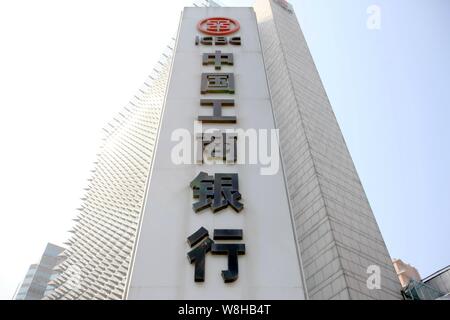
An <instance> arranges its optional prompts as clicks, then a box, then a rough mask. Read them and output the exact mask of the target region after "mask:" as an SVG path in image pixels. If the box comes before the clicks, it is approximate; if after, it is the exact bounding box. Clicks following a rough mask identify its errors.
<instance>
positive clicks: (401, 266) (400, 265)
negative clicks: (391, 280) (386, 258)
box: [392, 259, 421, 288]
mask: <svg viewBox="0 0 450 320" xmlns="http://www.w3.org/2000/svg"><path fill="white" fill-rule="evenodd" d="M392 263H393V265H394V268H395V272H397V275H398V279H399V280H400V284H401V285H402V287H403V288H404V287H406V286H407V285H408V284H409V282H410V281H411V280H415V281H420V280H421V277H420V274H419V271H417V269H416V268H414V267H413V266H412V265H410V264H408V263H405V262H403V261H402V260H401V259H393V260H392Z"/></svg>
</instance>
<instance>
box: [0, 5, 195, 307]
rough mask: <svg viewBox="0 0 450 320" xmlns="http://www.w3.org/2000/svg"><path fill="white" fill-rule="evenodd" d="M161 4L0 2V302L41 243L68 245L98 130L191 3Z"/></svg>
mask: <svg viewBox="0 0 450 320" xmlns="http://www.w3.org/2000/svg"><path fill="white" fill-rule="evenodd" d="M162 3H164V5H162ZM162 3H161V4H160V5H158V2H156V1H136V0H135V1H111V0H96V1H92V0H90V1H86V0H77V1H61V0H53V1H52V0H40V1H25V0H8V1H1V2H0V148H1V156H0V194H1V222H0V250H1V253H2V267H1V272H0V299H10V298H11V297H12V295H13V293H14V290H15V288H16V287H17V285H18V283H19V282H20V281H21V280H22V279H23V277H24V276H25V273H26V271H27V268H28V266H29V265H30V264H32V263H36V262H37V261H38V259H39V258H40V256H41V254H42V253H43V250H44V248H45V246H46V244H47V242H54V243H56V244H61V243H62V242H64V241H65V240H66V239H67V238H68V237H69V234H68V233H67V231H68V230H69V229H70V228H71V226H72V225H73V223H72V221H71V219H72V218H74V217H75V214H76V208H77V207H79V206H80V204H81V201H80V198H81V197H82V196H83V188H84V187H86V185H87V181H86V180H87V179H88V178H89V175H90V172H89V170H92V169H93V162H94V161H95V159H96V153H97V151H98V147H99V145H100V139H101V138H102V128H103V127H104V126H105V124H106V123H107V122H108V121H110V120H111V119H112V117H113V116H114V115H115V114H116V113H117V112H118V111H120V110H121V109H122V107H124V106H125V105H126V103H127V102H128V101H129V99H130V98H131V97H132V96H133V95H134V94H135V93H136V92H137V90H138V89H139V88H140V87H141V86H142V84H143V82H144V80H145V79H146V77H147V75H148V74H150V71H151V70H152V68H153V66H154V65H155V63H156V62H157V60H158V58H159V56H160V54H161V53H162V52H163V50H164V48H165V46H166V44H168V43H169V39H170V38H171V37H172V36H174V35H175V33H176V28H177V26H178V19H179V13H180V12H181V9H182V6H183V4H185V3H190V2H186V1H182V0H178V1H164V2H162Z"/></svg>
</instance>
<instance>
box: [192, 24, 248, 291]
mask: <svg viewBox="0 0 450 320" xmlns="http://www.w3.org/2000/svg"><path fill="white" fill-rule="evenodd" d="M197 28H198V30H199V31H200V32H201V33H203V34H206V36H205V35H202V36H197V37H196V38H195V44H196V45H197V46H199V45H203V46H220V47H222V48H223V50H215V51H210V52H206V53H203V54H202V66H204V67H207V66H209V65H212V66H214V72H202V73H201V83H200V84H199V85H200V94H201V96H202V98H201V99H200V106H205V107H209V108H210V109H211V111H210V114H209V115H203V116H202V115H199V116H198V117H197V121H199V122H200V123H201V124H204V123H207V124H219V125H221V126H222V128H221V129H220V130H213V131H211V132H208V133H206V132H201V133H200V134H197V137H196V141H198V142H199V144H198V145H197V146H198V147H199V157H198V158H197V163H198V165H200V166H202V165H204V159H203V158H204V157H207V156H211V157H213V158H214V157H219V158H221V159H222V160H224V161H226V163H228V164H229V165H232V164H234V163H235V162H236V160H237V138H238V137H237V135H235V134H234V133H228V132H227V131H226V129H227V128H226V126H231V125H233V124H236V122H237V117H236V116H227V115H224V114H223V111H222V109H223V108H225V107H231V108H236V107H238V106H236V103H235V99H234V94H235V90H236V85H237V84H236V82H235V77H234V73H233V72H223V70H222V68H223V67H224V66H234V59H235V57H234V54H233V53H231V52H227V51H226V49H227V46H229V45H238V46H240V45H241V37H239V36H230V37H228V35H232V34H233V33H235V32H237V31H238V30H239V29H240V24H239V22H238V21H237V20H235V19H232V18H227V17H211V18H206V19H203V20H201V21H199V22H198V24H197ZM205 71H207V70H205ZM223 94H225V95H228V96H229V98H226V99H224V98H218V97H216V96H217V95H223ZM211 147H212V148H211ZM208 148H209V150H208ZM190 187H191V188H192V194H193V198H194V199H196V202H194V203H193V205H192V210H193V212H195V214H198V213H200V212H201V211H204V210H210V211H211V212H212V213H214V214H218V213H219V212H220V211H222V210H224V209H226V208H228V207H231V208H232V209H233V210H234V211H235V212H236V213H240V214H243V210H244V204H243V203H242V202H241V194H240V193H239V175H238V173H225V172H214V173H212V174H208V173H206V172H204V171H200V173H199V174H198V175H197V176H196V177H195V178H194V180H192V181H191V183H190ZM243 236H244V232H243V230H242V229H234V228H227V229H214V231H213V234H212V235H210V233H209V230H207V229H206V228H204V227H200V228H199V229H198V230H197V231H196V232H194V233H193V234H191V235H190V236H189V237H188V238H187V242H188V244H189V246H190V247H191V250H190V251H189V252H188V254H187V257H188V260H189V262H190V263H191V264H194V281H195V282H203V281H205V267H206V263H205V261H206V256H207V255H208V254H209V253H211V254H212V255H224V256H226V257H227V259H228V261H227V264H228V268H227V269H226V270H222V272H221V275H222V279H223V281H224V282H226V283H228V282H234V281H236V280H237V279H238V276H239V263H238V257H239V256H240V255H244V254H245V244H243V243H241V242H242V240H243Z"/></svg>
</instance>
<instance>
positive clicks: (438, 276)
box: [422, 265, 450, 299]
mask: <svg viewBox="0 0 450 320" xmlns="http://www.w3.org/2000/svg"><path fill="white" fill-rule="evenodd" d="M422 281H423V283H425V284H427V285H429V286H430V287H433V288H435V289H436V290H439V291H440V292H443V293H445V297H447V299H450V265H448V266H446V267H445V268H442V269H441V270H439V271H437V272H435V273H433V274H432V275H430V276H428V277H426V278H424V279H423V280H422ZM441 298H442V297H441Z"/></svg>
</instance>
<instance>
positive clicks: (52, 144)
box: [0, 0, 450, 299]
mask: <svg viewBox="0 0 450 320" xmlns="http://www.w3.org/2000/svg"><path fill="white" fill-rule="evenodd" d="M222 2H223V3H226V4H229V5H243V6H245V5H247V6H248V5H251V4H252V2H253V1H222ZM189 3H190V1H183V0H177V1H173V0H172V1H161V2H156V1H144V0H127V1H125V0H121V1H119V0H96V1H92V0H90V1H87V0H77V1H73V0H71V1H69V0H40V1H30V0H4V1H1V2H0V114H1V116H0V147H1V155H2V156H1V157H0V192H1V195H2V197H1V212H2V213H1V218H2V220H1V221H2V222H1V224H0V249H1V252H2V257H3V258H2V264H1V265H0V299H10V298H11V297H12V295H13V293H14V291H15V289H16V287H17V285H18V284H19V283H20V281H21V280H22V279H23V277H24V276H25V273H26V271H27V269H28V266H29V265H30V264H32V263H36V262H37V261H38V259H39V258H40V256H41V254H42V252H43V250H44V248H45V245H46V243H47V242H53V243H55V244H62V243H63V242H64V241H65V240H66V239H67V238H68V236H69V235H68V233H67V230H69V229H70V228H71V226H72V225H73V223H72V221H71V219H72V218H74V217H75V214H76V208H77V207H79V205H80V204H81V200H80V198H81V197H82V196H83V188H84V187H86V185H87V181H86V180H87V179H88V178H89V177H90V170H91V169H93V162H94V161H95V159H96V153H97V150H98V146H99V145H100V139H101V137H102V127H103V126H104V125H105V124H106V123H107V122H108V121H110V120H111V119H112V117H113V116H114V115H115V114H116V113H117V112H118V111H120V110H121V109H122V107H124V106H125V105H126V103H127V102H128V100H129V99H131V97H132V96H133V95H134V93H135V92H136V91H137V90H138V89H139V87H140V86H141V85H142V83H143V82H144V80H145V78H146V76H147V75H148V74H149V73H150V71H151V70H152V68H153V66H154V65H155V63H156V62H157V60H158V57H159V55H160V54H161V52H162V51H163V50H164V47H165V45H166V44H167V43H169V39H170V37H172V36H173V35H174V34H175V32H176V29H177V26H178V18H179V15H180V12H181V9H182V7H183V5H187V4H189ZM291 3H293V4H294V8H295V10H296V13H297V17H298V18H299V20H300V24H301V26H302V28H303V31H304V33H305V36H306V39H307V41H308V44H309V46H310V49H311V52H312V55H313V57H314V60H315V62H316V65H317V68H318V70H319V72H320V74H321V77H322V80H323V83H324V85H325V89H326V90H327V93H328V95H329V98H330V101H331V104H332V106H333V108H334V110H335V112H336V116H337V118H338V121H339V123H340V125H341V128H342V131H343V133H344V137H345V139H346V141H347V144H348V147H349V149H350V152H351V154H352V157H353V160H354V162H355V165H356V168H357V169H358V172H359V174H360V177H361V180H362V183H363V185H364V187H365V189H366V192H367V195H368V198H369V201H370V203H371V205H372V208H373V210H374V213H375V215H376V218H377V220H378V223H379V225H380V228H381V231H382V233H383V236H384V238H385V241H386V243H387V246H388V249H389V251H390V253H391V256H392V257H396V258H402V259H404V260H405V261H407V262H409V263H411V264H413V265H415V266H416V267H417V268H418V269H419V272H421V274H422V276H427V275H428V274H430V273H432V272H434V271H435V270H437V269H439V268H442V267H444V266H446V265H448V264H449V263H450V250H448V245H447V244H448V243H450V233H449V232H448V230H449V229H450V228H449V227H450V218H449V210H450V196H449V194H450V182H449V181H450V170H449V168H448V163H450V152H449V150H448V147H449V145H450V141H449V140H450V129H448V119H450V109H449V107H450V93H449V90H448V83H449V82H450V72H449V71H450V63H449V61H448V57H449V56H450V41H449V37H448V32H449V30H450V28H449V25H450V10H449V9H450V3H449V2H448V1H446V0H416V1H413V0H398V1H387V0H380V1H366V0H364V1H363V0H341V1H331V0H328V1H327V0H293V1H291ZM373 4H376V5H378V6H379V7H380V8H381V29H380V30H369V29H368V28H367V26H366V20H367V17H368V15H367V13H366V10H367V8H368V7H369V6H370V5H373Z"/></svg>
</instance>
